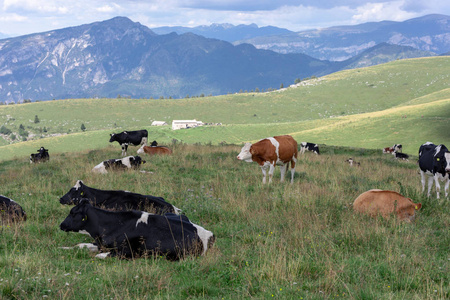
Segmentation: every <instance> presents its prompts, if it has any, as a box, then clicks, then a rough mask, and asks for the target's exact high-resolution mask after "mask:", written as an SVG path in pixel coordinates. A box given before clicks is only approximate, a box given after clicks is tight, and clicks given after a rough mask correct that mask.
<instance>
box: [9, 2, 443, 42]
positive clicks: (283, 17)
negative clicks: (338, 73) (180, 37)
mask: <svg viewBox="0 0 450 300" xmlns="http://www.w3.org/2000/svg"><path fill="white" fill-rule="evenodd" d="M427 14H444V15H450V1H449V0H426V1H425V0H398V1H386V0H369V1H366V0H116V1H106V0H0V33H1V34H4V35H6V36H9V37H13V36H19V35H25V34H30V33H36V32H45V31H50V30H54V29H61V28H65V27H71V26H78V25H82V24H88V23H93V22H98V21H104V20H108V19H111V18H113V17H116V16H123V17H128V18H130V19H131V20H132V21H134V22H139V23H141V24H142V25H145V26H147V27H149V28H154V27H161V26H185V27H195V26H200V25H211V24H213V23H229V24H233V25H239V24H252V23H254V24H256V25H258V26H259V27H263V26H269V25H270V26H276V27H281V28H286V29H289V30H292V31H302V30H308V29H319V28H326V27H331V26H337V25H355V24H360V23H365V22H378V21H383V20H390V21H404V20H407V19H411V18H415V17H420V16H423V15H427Z"/></svg>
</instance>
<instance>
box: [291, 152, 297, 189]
mask: <svg viewBox="0 0 450 300" xmlns="http://www.w3.org/2000/svg"><path fill="white" fill-rule="evenodd" d="M296 162H297V159H296V158H292V160H291V184H293V183H294V174H295V163H296Z"/></svg>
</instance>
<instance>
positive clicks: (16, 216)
mask: <svg viewBox="0 0 450 300" xmlns="http://www.w3.org/2000/svg"><path fill="white" fill-rule="evenodd" d="M26 219H27V214H26V213H25V211H24V210H23V209H22V207H21V206H20V205H19V204H18V203H17V202H15V201H14V200H12V199H9V198H8V197H5V196H2V195H0V220H1V221H2V223H3V222H10V221H11V222H17V221H25V220H26Z"/></svg>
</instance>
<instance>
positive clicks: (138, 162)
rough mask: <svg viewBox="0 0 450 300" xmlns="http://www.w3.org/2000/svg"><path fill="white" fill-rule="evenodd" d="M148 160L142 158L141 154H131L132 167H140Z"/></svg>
mask: <svg viewBox="0 0 450 300" xmlns="http://www.w3.org/2000/svg"><path fill="white" fill-rule="evenodd" d="M145 163H146V161H145V160H142V158H141V157H140V156H131V157H130V165H131V167H132V168H138V167H139V166H140V165H142V164H145Z"/></svg>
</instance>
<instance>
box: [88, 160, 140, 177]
mask: <svg viewBox="0 0 450 300" xmlns="http://www.w3.org/2000/svg"><path fill="white" fill-rule="evenodd" d="M145 163H146V161H145V160H142V158H141V157H140V156H127V157H124V158H116V159H108V160H104V161H102V162H101V163H99V164H98V165H96V166H95V167H94V168H92V172H94V173H100V174H106V173H108V170H126V169H135V170H136V169H139V167H140V166H141V165H142V164H145Z"/></svg>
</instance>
